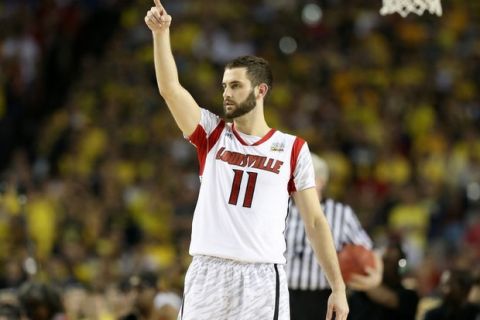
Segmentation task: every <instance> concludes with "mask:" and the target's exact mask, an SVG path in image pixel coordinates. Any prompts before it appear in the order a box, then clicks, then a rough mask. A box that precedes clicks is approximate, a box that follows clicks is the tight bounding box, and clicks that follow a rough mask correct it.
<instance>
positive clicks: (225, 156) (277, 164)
mask: <svg viewBox="0 0 480 320" xmlns="http://www.w3.org/2000/svg"><path fill="white" fill-rule="evenodd" d="M216 159H218V160H222V161H225V162H227V163H228V164H231V165H236V166H239V167H249V168H256V169H260V170H265V171H270V172H273V173H276V174H278V173H279V172H280V168H281V167H282V165H283V161H280V160H276V159H273V158H267V157H262V156H258V155H254V154H243V153H239V152H235V151H228V150H225V147H222V148H220V150H218V152H217V156H216Z"/></svg>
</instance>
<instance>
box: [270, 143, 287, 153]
mask: <svg viewBox="0 0 480 320" xmlns="http://www.w3.org/2000/svg"><path fill="white" fill-rule="evenodd" d="M284 148H285V144H283V143H280V142H274V143H272V146H271V147H270V150H271V151H278V152H282V151H283V149H284Z"/></svg>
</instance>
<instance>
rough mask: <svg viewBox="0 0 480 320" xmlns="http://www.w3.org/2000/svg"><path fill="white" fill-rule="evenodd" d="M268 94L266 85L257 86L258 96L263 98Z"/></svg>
mask: <svg viewBox="0 0 480 320" xmlns="http://www.w3.org/2000/svg"><path fill="white" fill-rule="evenodd" d="M267 92H268V85H267V84H266V83H260V84H259V85H258V95H259V96H261V97H263V98H265V96H266V95H267Z"/></svg>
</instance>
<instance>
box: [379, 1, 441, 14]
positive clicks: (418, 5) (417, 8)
mask: <svg viewBox="0 0 480 320" xmlns="http://www.w3.org/2000/svg"><path fill="white" fill-rule="evenodd" d="M425 10H428V11H429V12H430V13H431V14H436V15H437V16H441V15H442V4H441V3H440V0H383V7H382V9H380V14H381V15H387V14H392V13H395V12H398V14H400V15H401V16H402V17H406V16H407V15H408V14H409V13H411V12H412V13H416V14H418V15H422V14H423V12H424V11H425Z"/></svg>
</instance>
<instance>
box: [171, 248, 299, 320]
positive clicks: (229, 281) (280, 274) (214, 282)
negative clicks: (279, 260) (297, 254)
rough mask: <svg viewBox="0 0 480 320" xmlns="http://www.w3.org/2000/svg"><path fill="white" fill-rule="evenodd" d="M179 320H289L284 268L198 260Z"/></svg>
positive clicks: (189, 273) (188, 276)
mask: <svg viewBox="0 0 480 320" xmlns="http://www.w3.org/2000/svg"><path fill="white" fill-rule="evenodd" d="M177 319H178V320H289V319H290V308H289V298H288V285H287V278H286V274H285V269H284V266H283V265H277V264H268V263H243V262H238V261H233V260H227V259H221V258H215V257H207V256H195V257H193V261H192V263H191V264H190V266H189V268H188V271H187V274H186V276H185V289H184V297H183V303H182V308H181V309H180V313H179V315H178V318H177Z"/></svg>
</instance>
